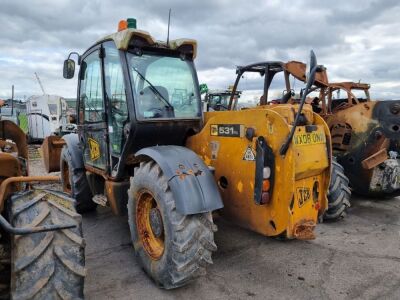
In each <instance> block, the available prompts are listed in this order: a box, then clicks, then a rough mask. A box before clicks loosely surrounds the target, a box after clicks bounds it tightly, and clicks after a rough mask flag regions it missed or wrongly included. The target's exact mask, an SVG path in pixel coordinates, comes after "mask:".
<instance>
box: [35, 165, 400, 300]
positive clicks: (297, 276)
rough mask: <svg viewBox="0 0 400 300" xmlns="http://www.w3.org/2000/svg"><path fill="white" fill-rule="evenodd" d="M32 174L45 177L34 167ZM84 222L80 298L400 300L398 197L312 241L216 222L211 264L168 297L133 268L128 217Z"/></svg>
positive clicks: (104, 211)
mask: <svg viewBox="0 0 400 300" xmlns="http://www.w3.org/2000/svg"><path fill="white" fill-rule="evenodd" d="M31 172H32V173H33V174H41V173H43V168H42V165H41V162H40V161H38V160H36V161H32V162H31ZM53 187H56V188H57V186H55V185H53ZM83 220H84V235H85V239H86V241H87V247H86V266H87V270H88V274H87V279H86V287H85V296H86V299H190V298H192V299H378V298H379V299H399V298H400V272H399V270H400V198H394V199H387V200H370V199H362V198H357V197H353V199H352V207H351V209H350V210H349V214H348V216H347V217H346V218H345V219H343V220H342V221H340V222H337V223H324V224H319V225H318V226H317V229H316V232H317V238H316V239H315V240H313V241H297V240H293V241H279V240H275V239H272V238H266V237H263V236H261V235H258V234H255V233H253V232H250V231H247V230H244V229H241V228H239V227H237V226H234V225H232V224H229V223H226V222H225V221H223V220H222V219H218V220H217V221H216V224H217V225H218V228H219V230H218V232H217V233H216V236H215V242H216V244H217V246H218V251H217V252H216V253H215V254H214V256H213V260H214V264H213V265H212V266H211V267H210V268H209V269H208V273H207V275H206V276H205V277H203V278H201V279H199V280H198V281H196V282H194V283H192V284H190V285H189V286H186V287H183V288H180V289H177V290H173V291H165V290H161V289H159V288H157V287H156V286H155V285H154V284H153V282H152V281H151V280H150V279H148V277H147V276H146V275H145V273H144V272H143V271H142V270H141V268H140V267H139V266H138V264H137V262H136V260H135V257H134V254H133V248H132V245H131V243H130V236H129V229H128V225H127V220H126V218H122V217H115V216H113V215H112V213H111V211H110V209H108V208H103V207H101V208H98V209H97V212H95V213H91V214H87V215H85V216H84V218H83Z"/></svg>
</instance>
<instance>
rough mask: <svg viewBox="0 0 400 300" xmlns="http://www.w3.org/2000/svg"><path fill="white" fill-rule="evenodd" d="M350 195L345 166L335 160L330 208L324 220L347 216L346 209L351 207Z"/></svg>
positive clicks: (329, 201)
mask: <svg viewBox="0 0 400 300" xmlns="http://www.w3.org/2000/svg"><path fill="white" fill-rule="evenodd" d="M350 197H351V190H350V188H349V179H348V178H347V176H346V175H345V174H344V169H343V167H342V166H341V165H340V164H339V163H338V162H337V161H336V160H333V161H332V174H331V182H330V184H329V192H328V209H327V211H326V212H325V214H324V220H325V221H336V220H339V219H341V218H343V217H345V216H346V210H347V208H348V207H350Z"/></svg>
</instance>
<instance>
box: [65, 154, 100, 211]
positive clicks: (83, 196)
mask: <svg viewBox="0 0 400 300" xmlns="http://www.w3.org/2000/svg"><path fill="white" fill-rule="evenodd" d="M60 171H61V183H62V189H63V191H64V192H65V193H67V194H69V195H70V196H71V197H72V198H74V199H75V201H76V210H77V212H78V213H80V214H81V213H85V212H89V211H93V210H96V207H97V204H96V203H94V202H93V201H92V198H93V195H92V191H91V190H90V187H89V182H88V180H87V178H86V170H85V169H84V168H82V169H74V168H73V165H72V156H71V153H70V151H69V150H68V147H67V146H64V147H63V149H62V151H61V157H60Z"/></svg>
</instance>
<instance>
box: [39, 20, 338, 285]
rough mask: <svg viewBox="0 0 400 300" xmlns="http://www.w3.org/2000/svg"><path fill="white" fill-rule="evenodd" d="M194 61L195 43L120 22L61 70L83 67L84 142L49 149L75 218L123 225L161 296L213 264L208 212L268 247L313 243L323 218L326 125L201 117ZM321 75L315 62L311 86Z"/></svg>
mask: <svg viewBox="0 0 400 300" xmlns="http://www.w3.org/2000/svg"><path fill="white" fill-rule="evenodd" d="M196 51H197V43H196V41H195V40H192V39H178V40H170V41H167V42H161V41H156V40H155V38H154V37H152V36H151V35H150V34H149V33H148V32H146V31H143V30H138V29H136V20H135V19H128V20H127V21H121V22H120V24H119V31H118V32H117V33H113V34H111V35H109V36H106V37H104V38H102V39H100V40H99V41H98V42H96V43H95V44H94V45H93V46H91V47H90V48H89V49H88V50H87V51H86V52H85V53H84V54H82V55H79V54H77V53H74V54H72V53H71V54H70V56H69V57H68V59H67V60H66V61H65V62H64V77H65V78H72V77H73V76H74V73H75V61H74V60H73V59H71V55H76V56H77V61H78V64H79V65H80V70H79V74H78V96H77V99H78V101H77V122H78V134H70V135H66V136H64V137H63V138H62V139H61V138H59V137H50V138H48V139H46V140H45V141H44V143H43V146H42V147H43V154H44V155H43V156H44V160H45V166H46V168H47V170H48V171H49V172H51V171H57V170H61V177H62V184H63V189H64V191H66V192H68V193H70V195H71V196H72V197H73V198H75V200H76V201H77V209H78V211H80V212H84V211H88V210H93V209H95V207H96V204H101V205H108V206H110V207H111V209H112V211H113V212H114V213H115V214H117V215H121V214H124V213H127V214H128V220H129V227H130V231H131V238H132V243H133V246H134V250H135V253H136V256H137V258H138V261H139V262H140V264H141V266H142V267H143V269H144V270H145V271H146V272H147V273H148V274H149V276H150V277H151V278H152V279H153V280H154V281H155V282H156V284H157V285H159V286H160V287H163V288H166V289H171V288H176V287H179V286H182V285H184V284H186V283H188V282H189V281H191V280H193V279H195V278H196V277H198V276H199V275H202V274H204V273H205V270H206V267H207V266H208V265H209V264H211V263H212V259H211V254H212V252H213V251H216V250H217V246H216V245H215V242H214V232H215V231H216V229H217V227H216V225H215V224H214V222H213V218H212V212H213V211H215V210H221V211H222V214H223V215H224V216H226V217H227V218H229V219H230V220H231V221H233V222H234V223H237V224H239V225H241V226H243V227H245V228H249V229H251V230H253V231H256V232H258V233H261V234H263V235H266V236H275V237H277V236H280V237H284V238H297V239H312V238H314V233H313V230H314V227H315V225H316V223H317V220H318V218H319V216H321V215H322V214H323V213H324V211H325V209H326V207H327V197H326V194H327V190H328V185H329V179H330V160H331V156H330V154H331V147H330V135H329V129H328V127H327V126H326V124H325V122H324V121H323V119H322V118H321V117H319V116H318V115H317V114H314V113H313V112H312V110H311V109H310V108H309V107H304V108H303V104H300V105H289V104H288V105H286V106H279V107H278V106H277V107H274V108H265V109H263V110H261V109H260V110H257V111H256V110H243V111H220V112H210V113H204V114H203V112H202V106H201V99H200V91H199V83H198V79H197V73H196V69H195V66H194V59H195V57H196ZM316 70H317V66H316V61H315V60H313V61H312V65H311V72H310V76H309V83H310V84H311V83H312V81H313V78H314V75H315V72H316ZM303 100H304V99H303ZM303 102H304V101H303ZM303 102H302V103H303ZM299 119H301V120H299ZM299 121H300V122H299ZM292 137H293V139H292ZM282 145H283V146H284V147H285V151H284V152H281V153H280V149H281V148H282ZM126 208H127V209H126Z"/></svg>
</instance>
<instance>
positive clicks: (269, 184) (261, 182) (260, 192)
mask: <svg viewBox="0 0 400 300" xmlns="http://www.w3.org/2000/svg"><path fill="white" fill-rule="evenodd" d="M274 170H275V157H274V153H273V152H272V148H271V147H269V146H268V145H267V143H266V141H265V139H264V138H263V137H258V138H257V149H256V176H255V185H254V201H255V202H256V203H257V204H260V205H262V204H267V203H269V202H270V200H271V199H272V191H273V186H274Z"/></svg>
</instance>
